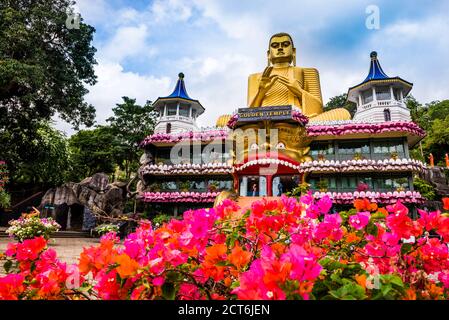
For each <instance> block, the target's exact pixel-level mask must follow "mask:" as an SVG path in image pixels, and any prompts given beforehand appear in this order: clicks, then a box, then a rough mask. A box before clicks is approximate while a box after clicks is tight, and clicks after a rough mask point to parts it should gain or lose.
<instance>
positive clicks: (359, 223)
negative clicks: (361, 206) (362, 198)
mask: <svg viewBox="0 0 449 320" xmlns="http://www.w3.org/2000/svg"><path fill="white" fill-rule="evenodd" d="M369 218H370V213H369V212H367V211H365V212H358V213H357V214H355V215H353V216H350V217H349V224H350V225H351V227H353V228H354V229H356V230H362V229H363V228H365V226H366V225H367V224H368V222H369Z"/></svg>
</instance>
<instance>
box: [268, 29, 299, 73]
mask: <svg viewBox="0 0 449 320" xmlns="http://www.w3.org/2000/svg"><path fill="white" fill-rule="evenodd" d="M267 56H268V65H276V64H279V63H288V64H292V62H293V65H296V48H295V46H294V45H293V39H292V37H291V36H290V35H289V34H288V33H285V32H281V33H276V34H274V35H272V36H271V38H270V43H269V46H268V51H267Z"/></svg>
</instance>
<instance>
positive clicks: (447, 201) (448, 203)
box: [442, 198, 449, 211]
mask: <svg viewBox="0 0 449 320" xmlns="http://www.w3.org/2000/svg"><path fill="white" fill-rule="evenodd" d="M442 201H443V209H444V210H448V211H449V198H443V199H442Z"/></svg>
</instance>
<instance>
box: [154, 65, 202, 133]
mask: <svg viewBox="0 0 449 320" xmlns="http://www.w3.org/2000/svg"><path fill="white" fill-rule="evenodd" d="M178 76H179V78H178V81H177V82H176V86H175V89H174V90H173V92H172V93H171V94H170V95H169V96H166V97H159V98H157V100H156V101H155V102H154V104H153V107H154V110H155V111H157V112H159V119H158V122H157V123H156V127H155V128H154V133H168V134H176V133H180V132H185V131H196V130H198V126H197V125H196V118H197V117H198V116H199V115H201V114H202V113H203V112H204V107H203V106H202V105H201V103H200V102H199V101H198V100H195V99H192V98H190V97H189V95H188V94H187V90H186V86H185V83H184V74H183V73H182V72H181V73H179V75H178Z"/></svg>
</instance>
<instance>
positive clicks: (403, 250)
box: [401, 243, 413, 255]
mask: <svg viewBox="0 0 449 320" xmlns="http://www.w3.org/2000/svg"><path fill="white" fill-rule="evenodd" d="M412 248H413V244H411V243H404V244H402V246H401V254H402V255H404V254H407V253H409V252H410V251H411V250H412Z"/></svg>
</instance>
